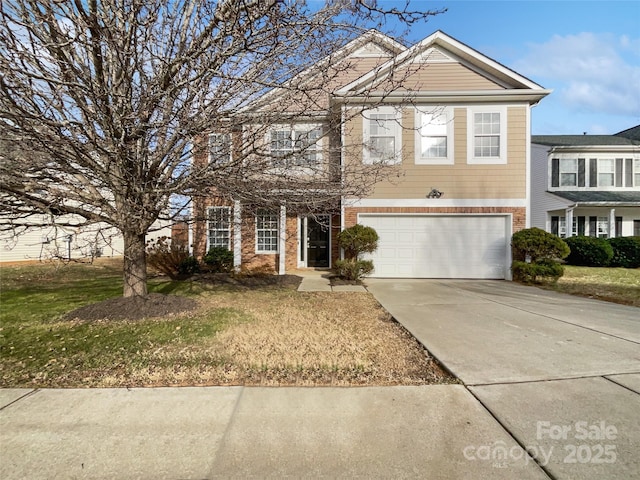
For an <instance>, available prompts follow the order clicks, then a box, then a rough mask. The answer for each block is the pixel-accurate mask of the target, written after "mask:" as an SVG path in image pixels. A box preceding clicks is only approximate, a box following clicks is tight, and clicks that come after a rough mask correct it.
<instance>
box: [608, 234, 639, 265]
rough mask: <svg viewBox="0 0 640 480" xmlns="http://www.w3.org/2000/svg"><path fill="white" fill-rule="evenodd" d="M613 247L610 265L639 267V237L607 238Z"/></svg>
mask: <svg viewBox="0 0 640 480" xmlns="http://www.w3.org/2000/svg"><path fill="white" fill-rule="evenodd" d="M608 242H609V245H611V247H612V248H613V258H612V259H611V263H610V264H609V265H610V266H612V267H624V268H638V267H640V237H616V238H610V239H609V240H608Z"/></svg>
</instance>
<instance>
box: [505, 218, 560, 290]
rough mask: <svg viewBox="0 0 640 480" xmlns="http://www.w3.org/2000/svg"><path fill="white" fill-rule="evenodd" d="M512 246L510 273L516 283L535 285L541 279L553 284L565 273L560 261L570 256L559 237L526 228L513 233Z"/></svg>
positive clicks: (536, 229)
mask: <svg viewBox="0 0 640 480" xmlns="http://www.w3.org/2000/svg"><path fill="white" fill-rule="evenodd" d="M511 247H512V254H513V263H512V265H511V273H512V275H513V279H514V280H515V281H516V282H522V283H535V282H538V281H539V280H540V279H541V278H544V279H547V280H550V281H552V282H555V281H557V280H558V278H560V277H561V276H562V275H563V274H564V268H563V267H562V265H560V263H559V260H562V259H563V258H565V257H566V256H567V255H568V254H569V247H568V246H567V244H566V243H564V242H563V241H562V239H560V238H559V237H557V236H555V235H553V234H551V233H549V232H545V231H544V230H542V229H540V228H536V227H533V228H526V229H524V230H520V231H519V232H516V233H514V234H513V237H511Z"/></svg>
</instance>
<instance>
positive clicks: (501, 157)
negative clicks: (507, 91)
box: [467, 107, 507, 164]
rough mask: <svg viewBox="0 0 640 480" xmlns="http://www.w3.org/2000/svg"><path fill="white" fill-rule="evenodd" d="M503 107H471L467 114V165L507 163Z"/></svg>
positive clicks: (505, 115) (505, 112)
mask: <svg viewBox="0 0 640 480" xmlns="http://www.w3.org/2000/svg"><path fill="white" fill-rule="evenodd" d="M506 120H507V110H506V108H505V107H482V108H480V107H472V108H469V109H468V114H467V122H468V125H467V132H468V136H469V138H468V148H469V151H468V157H469V160H468V162H469V163H485V164H491V163H507V151H506V146H507V145H506V133H507V128H506Z"/></svg>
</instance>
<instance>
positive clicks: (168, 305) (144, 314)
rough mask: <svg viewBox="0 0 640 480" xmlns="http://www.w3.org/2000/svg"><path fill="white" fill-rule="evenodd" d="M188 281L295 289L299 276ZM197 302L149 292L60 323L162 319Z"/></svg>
mask: <svg viewBox="0 0 640 480" xmlns="http://www.w3.org/2000/svg"><path fill="white" fill-rule="evenodd" d="M188 280H189V281H194V282H202V283H208V284H215V285H232V286H234V287H239V288H246V289H250V288H257V287H270V286H273V287H284V288H291V289H297V288H298V286H299V285H300V282H301V281H302V277H298V276H296V275H255V276H249V275H247V276H235V275H229V274H226V273H202V274H197V275H193V276H191V277H189V278H188ZM197 307H198V302H197V301H195V300H193V299H191V298H187V297H181V296H178V295H163V294H161V293H150V294H149V295H147V296H146V297H128V298H125V297H117V298H110V299H108V300H104V301H102V302H98V303H93V304H91V305H85V306H84V307H80V308H78V309H76V310H73V311H72V312H69V313H67V314H66V315H65V316H64V317H63V319H64V320H81V321H97V320H142V319H143V318H153V317H166V316H170V315H178V314H182V313H186V312H189V311H191V310H195V309H196V308H197Z"/></svg>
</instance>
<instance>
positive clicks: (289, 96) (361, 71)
mask: <svg viewBox="0 0 640 480" xmlns="http://www.w3.org/2000/svg"><path fill="white" fill-rule="evenodd" d="M387 60H389V58H388V57H365V58H361V57H347V58H346V59H344V60H343V61H342V62H339V63H338V64H337V65H335V66H334V67H333V68H332V69H330V70H326V71H323V72H321V73H320V74H318V75H317V76H316V77H313V78H312V79H311V80H310V81H307V82H305V83H303V84H301V85H297V86H294V87H293V88H292V89H291V90H290V91H285V92H284V94H283V95H282V96H278V97H277V100H276V101H274V102H270V103H269V104H268V105H266V106H264V107H263V108H261V109H260V111H263V112H283V111H286V112H290V113H300V112H309V111H315V112H319V111H324V110H327V109H328V108H329V93H330V92H333V91H335V90H338V89H339V88H340V87H342V86H344V85H347V84H349V83H351V82H352V81H354V80H356V79H357V78H360V77H361V76H363V75H365V74H366V73H369V72H370V71H371V70H373V69H374V68H375V67H377V66H379V65H381V64H383V63H384V62H386V61H387Z"/></svg>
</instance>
